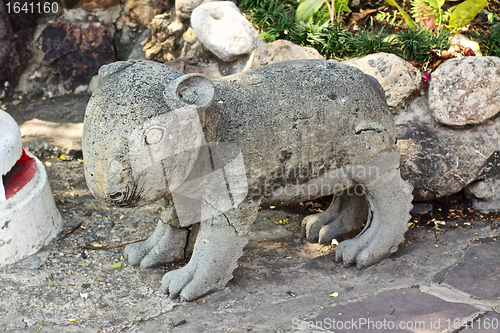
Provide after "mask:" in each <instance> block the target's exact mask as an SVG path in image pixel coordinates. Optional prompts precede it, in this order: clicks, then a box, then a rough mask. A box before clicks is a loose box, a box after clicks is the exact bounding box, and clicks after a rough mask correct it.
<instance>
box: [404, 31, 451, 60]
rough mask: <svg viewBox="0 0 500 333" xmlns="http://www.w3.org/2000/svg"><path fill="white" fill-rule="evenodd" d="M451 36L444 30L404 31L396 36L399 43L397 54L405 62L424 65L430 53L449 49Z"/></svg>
mask: <svg viewBox="0 0 500 333" xmlns="http://www.w3.org/2000/svg"><path fill="white" fill-rule="evenodd" d="M450 37H451V34H450V32H449V31H447V30H445V29H438V30H436V31H435V32H430V31H429V30H427V29H418V30H404V31H401V32H398V33H397V34H396V38H397V39H398V41H399V54H400V55H401V57H403V58H404V59H407V60H416V61H418V62H420V63H424V62H426V61H427V60H429V58H430V57H431V56H432V52H436V53H440V52H442V51H444V50H447V49H449V48H450Z"/></svg>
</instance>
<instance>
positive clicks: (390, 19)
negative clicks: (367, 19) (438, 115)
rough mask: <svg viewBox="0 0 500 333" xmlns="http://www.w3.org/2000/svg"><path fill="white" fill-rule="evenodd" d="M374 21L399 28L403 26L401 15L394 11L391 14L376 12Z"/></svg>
mask: <svg viewBox="0 0 500 333" xmlns="http://www.w3.org/2000/svg"><path fill="white" fill-rule="evenodd" d="M375 20H377V21H379V22H386V23H388V24H390V25H396V26H400V25H401V24H403V19H402V18H401V14H400V13H399V12H398V11H394V12H393V13H392V14H391V13H387V12H383V11H378V12H377V15H375Z"/></svg>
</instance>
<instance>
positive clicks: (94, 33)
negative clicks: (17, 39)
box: [37, 22, 115, 90]
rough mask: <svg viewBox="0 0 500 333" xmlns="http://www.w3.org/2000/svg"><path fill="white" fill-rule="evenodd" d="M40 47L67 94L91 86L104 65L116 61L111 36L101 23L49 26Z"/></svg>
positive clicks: (40, 40)
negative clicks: (69, 91) (59, 77)
mask: <svg viewBox="0 0 500 333" xmlns="http://www.w3.org/2000/svg"><path fill="white" fill-rule="evenodd" d="M37 46H38V48H39V49H41V50H42V51H43V52H44V54H45V55H44V59H43V60H44V62H45V63H46V64H48V65H50V66H52V67H53V68H55V70H56V71H57V72H58V73H59V75H60V76H61V79H62V81H63V83H64V87H65V89H67V90H75V89H76V88H77V87H79V86H82V85H88V84H89V82H90V80H91V79H92V76H94V75H95V74H97V71H98V70H99V68H100V67H101V66H102V65H105V64H109V63H111V62H113V61H115V51H114V48H113V43H112V40H111V36H110V35H109V32H108V31H107V29H106V27H105V26H103V25H102V24H100V23H99V22H57V23H48V24H47V25H46V27H45V28H44V29H43V31H42V33H41V34H40V37H39V38H38V40H37Z"/></svg>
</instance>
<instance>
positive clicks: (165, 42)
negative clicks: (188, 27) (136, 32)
mask: <svg viewBox="0 0 500 333" xmlns="http://www.w3.org/2000/svg"><path fill="white" fill-rule="evenodd" d="M148 30H149V34H148V35H147V37H146V38H145V40H144V42H142V45H143V47H142V51H143V52H144V55H145V56H146V59H149V60H154V61H158V62H168V61H172V60H174V59H175V58H177V57H179V55H180V53H181V51H182V48H181V45H180V41H181V39H182V33H183V32H184V25H183V24H182V23H181V22H180V21H178V20H175V18H174V17H173V14H172V13H163V14H161V15H156V16H155V17H154V18H153V20H152V21H151V24H150V27H149V28H148Z"/></svg>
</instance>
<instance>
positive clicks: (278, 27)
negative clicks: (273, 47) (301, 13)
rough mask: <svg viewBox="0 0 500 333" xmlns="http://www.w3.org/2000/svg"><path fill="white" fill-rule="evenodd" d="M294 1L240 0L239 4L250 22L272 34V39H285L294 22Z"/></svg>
mask: <svg viewBox="0 0 500 333" xmlns="http://www.w3.org/2000/svg"><path fill="white" fill-rule="evenodd" d="M293 4H296V2H294V1H293V2H292V1H290V3H289V2H287V1H275V0H242V1H241V2H240V4H239V6H240V9H241V10H242V11H244V12H245V13H246V14H247V16H248V19H249V20H250V22H252V23H253V24H255V25H256V26H257V28H258V29H259V30H260V31H262V32H265V33H267V34H268V35H269V36H274V37H272V38H274V39H286V35H287V34H288V33H289V31H290V30H291V28H292V26H293V25H294V23H295V20H294V15H295V7H294V6H292V5H293Z"/></svg>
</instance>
